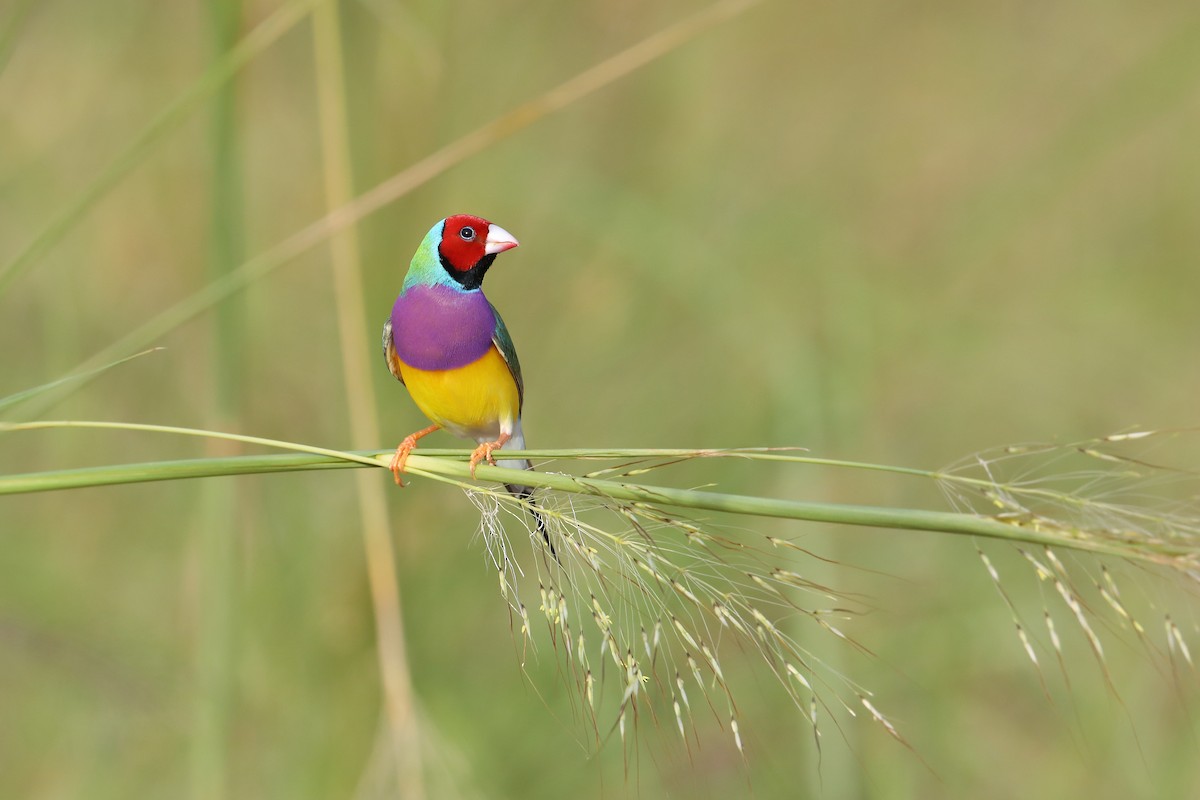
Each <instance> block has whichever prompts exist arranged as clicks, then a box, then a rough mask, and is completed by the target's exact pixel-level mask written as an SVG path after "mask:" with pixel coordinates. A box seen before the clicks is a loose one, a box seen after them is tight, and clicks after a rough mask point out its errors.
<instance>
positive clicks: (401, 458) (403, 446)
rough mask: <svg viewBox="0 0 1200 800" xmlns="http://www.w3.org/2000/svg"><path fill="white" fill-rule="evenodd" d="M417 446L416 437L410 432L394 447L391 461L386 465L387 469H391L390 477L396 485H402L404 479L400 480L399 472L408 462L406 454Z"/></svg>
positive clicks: (402, 470)
mask: <svg viewBox="0 0 1200 800" xmlns="http://www.w3.org/2000/svg"><path fill="white" fill-rule="evenodd" d="M416 446H417V439H416V437H415V436H412V435H411V434H410V435H408V436H405V437H404V441H402V442H400V446H399V447H397V448H396V454H395V455H394V456H392V463H391V464H389V465H388V469H390V470H391V471H392V479H393V480H395V481H396V485H397V486H400V487H403V486H404V481H402V480H400V473H402V472H404V465H405V464H406V463H408V454H409V453H411V452H412V451H413V449H414V448H415V447H416Z"/></svg>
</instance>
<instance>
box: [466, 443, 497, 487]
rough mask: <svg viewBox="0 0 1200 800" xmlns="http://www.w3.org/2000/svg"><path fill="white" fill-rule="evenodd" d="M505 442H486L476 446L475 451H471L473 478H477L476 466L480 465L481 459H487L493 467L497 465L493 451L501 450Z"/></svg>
mask: <svg viewBox="0 0 1200 800" xmlns="http://www.w3.org/2000/svg"><path fill="white" fill-rule="evenodd" d="M503 444H504V443H503V442H499V441H497V442H484V443H483V444H481V445H479V447H476V448H475V452H473V453H471V480H475V468H476V467H478V466H479V462H480V461H487V462H488V463H489V464H491V465H492V466H493V467H494V466H496V459H494V458H492V451H493V450H499V449H500V447H501V445H503Z"/></svg>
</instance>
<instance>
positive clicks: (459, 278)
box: [438, 247, 496, 290]
mask: <svg viewBox="0 0 1200 800" xmlns="http://www.w3.org/2000/svg"><path fill="white" fill-rule="evenodd" d="M438 260H439V261H441V263H442V269H444V270H446V274H447V275H449V276H450V277H451V278H453V279H454V281H455V283H457V284H458V285H459V286H461V287H462V288H464V289H467V290H470V289H478V288H479V287H480V286H482V285H483V276H484V274H485V273H487V271H488V267H490V266H491V265H492V262H493V261H495V260H496V253H492V254H490V255H485V256H484V257H483V258H481V259H479V260H478V261H476V262H475V263H474V264H473V265H471V268H470V269H466V270H462V269H455V268H454V265H453V264H451V263H450V260H449V259H448V258H446V256H444V255H442V250H441V248H440V247H439V248H438Z"/></svg>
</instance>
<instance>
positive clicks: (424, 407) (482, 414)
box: [400, 347, 521, 440]
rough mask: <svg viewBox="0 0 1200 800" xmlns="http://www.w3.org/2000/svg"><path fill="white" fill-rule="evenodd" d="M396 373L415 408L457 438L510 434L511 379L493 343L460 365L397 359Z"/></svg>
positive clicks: (514, 410)
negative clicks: (435, 366) (438, 366)
mask: <svg viewBox="0 0 1200 800" xmlns="http://www.w3.org/2000/svg"><path fill="white" fill-rule="evenodd" d="M400 372H401V375H402V376H403V378H404V385H405V386H407V387H408V392H409V394H411V395H412V399H413V401H414V402H415V403H416V404H417V408H419V409H421V412H422V413H424V414H425V416H427V417H429V419H430V420H432V421H433V422H435V423H437V424H438V425H441V426H442V427H443V428H445V429H446V430H448V431H450V432H451V433H454V434H456V435H458V436H463V437H467V438H471V439H481V438H486V439H492V440H494V439H496V438H498V437H499V435H500V433H501V431H504V432H509V433H511V432H512V430H513V423H514V422H515V421H516V419H517V417H518V415H519V414H520V403H521V400H520V396H519V394H518V393H517V383H516V381H514V380H513V376H512V372H510V371H509V369H508V364H507V363H505V361H504V358H503V357H502V356H501V355H500V352H499V351H498V350H497V349H496V348H495V347H492V348H491V349H490V350H488V351H487V353H485V354H484V355H483V356H482V357H481V358H480V359H479V360H478V361H473V362H471V363H470V364H467V365H466V366H465V367H458V368H457V369H447V370H423V369H417V368H416V367H410V366H408V365H407V364H404V363H401V364H400Z"/></svg>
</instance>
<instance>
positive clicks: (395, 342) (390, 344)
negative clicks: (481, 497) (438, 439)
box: [383, 214, 549, 542]
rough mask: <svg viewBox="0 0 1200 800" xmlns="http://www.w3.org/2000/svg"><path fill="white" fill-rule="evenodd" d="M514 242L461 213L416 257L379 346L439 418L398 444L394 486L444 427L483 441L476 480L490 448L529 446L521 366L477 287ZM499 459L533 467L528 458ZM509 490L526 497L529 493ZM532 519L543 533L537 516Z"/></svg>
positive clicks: (474, 460) (428, 238) (434, 231)
mask: <svg viewBox="0 0 1200 800" xmlns="http://www.w3.org/2000/svg"><path fill="white" fill-rule="evenodd" d="M516 246H517V240H516V239H515V238H513V235H512V234H511V233H509V232H508V231H506V230H504V229H503V228H501V227H500V226H499V225H493V224H492V223H490V222H488V221H487V220H486V219H481V218H480V217H473V216H470V215H467V214H458V215H456V216H453V217H447V218H446V219H444V220H442V221H441V222H439V223H437V224H436V225H434V226H433V227H432V228H431V229H430V230H429V233H427V234H426V235H425V238H424V239H423V240H422V241H421V245H420V247H418V248H417V252H416V253H415V254H413V257H412V262H411V263H410V264H409V267H408V274H407V275H405V276H404V285H403V287H402V288H401V289H400V296H399V297H397V298H396V304H395V305H394V306H392V314H391V316H390V317H389V318H388V320H387V322H385V323H384V325H383V352H384V356H385V357H386V358H387V365H388V369H389V370H391V373H392V374H393V375H395V376H396V378H397V380H399V381H400V382H401V383H403V384H404V385H405V386H406V387H407V388H408V393H409V394H410V395H412V399H413V402H415V403H416V404H417V408H419V409H421V411H422V413H424V414H425V416H427V417H429V419H430V421H431V422H433V424H432V425H430V426H429V427H428V428H423V429H422V430H419V431H417V432H416V433H412V434H409V435H408V436H406V437H405V438H404V441H402V442H400V446H399V447H397V448H396V455H395V456H393V457H392V463H391V470H392V475H393V476H394V477H395V479H396V483H400V482H401V481H400V473H402V472H404V463H405V461H406V460H407V459H408V454H409V453H410V452H412V450H413V448H415V447H416V446H417V440H418V439H420V438H421V437H423V436H427V435H428V434H430V433H433V432H434V431H436V430H439V429H441V428H445V429H446V430H448V431H450V432H451V433H453V434H455V435H456V436H461V437H463V438H467V439H473V440H475V441H476V442H477V443H478V444H479V446H478V447H476V448H475V451H474V452H473V453H472V454H471V475H472V477H474V475H475V467H476V466H478V464H479V462H481V461H484V460H487V461H488V462H490V463H492V464H496V463H497V462H496V461H495V459H494V458H493V457H492V453H493V451H496V450H499V449H500V448H502V447H504V446H505V445H510V446H511V447H512V448H513V449H516V450H522V449H524V448H525V437H524V435H523V434H522V432H521V406H522V404H523V402H524V399H525V386H524V382H523V381H522V380H521V364H520V362H519V361H517V350H516V348H515V347H514V346H513V341H512V337H510V336H509V334H508V329H507V328H506V327H505V326H504V320H503V319H501V318H500V314H499V312H497V311H496V308H495V307H494V306H493V305H492V304H491V303H489V302H488V299H487V298H486V297H484V296H483V290H482V289H481V288H480V287H481V286H482V284H483V276H484V275H485V274H486V273H487V271H488V268H489V267H491V266H492V262H493V261H495V259H496V256H497V255H499V254H500V253H503V252H504V251H505V250H511V249H512V248H514V247H516ZM498 465H499V466H502V467H511V468H514V469H533V465H531V464H530V463H529V461H528V460H526V459H520V460H514V459H509V460H505V461H500V462H499V464H498ZM506 486H507V489H508V490H509V492H511V493H512V494H514V495H516V496H518V497H521V498H527V497H529V495H530V494H531V491H532V490H531V489H530V488H529V487H527V486H517V485H512V484H507V485H506ZM534 516H535V517H536V518H537V522H538V528H539V529H540V530H541V531H542V534H543V536H546V531H545V525H544V522H543V520H542V518H541V515H539V514H536V512H535V514H534ZM546 539H547V542H549V537H548V536H546Z"/></svg>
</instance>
